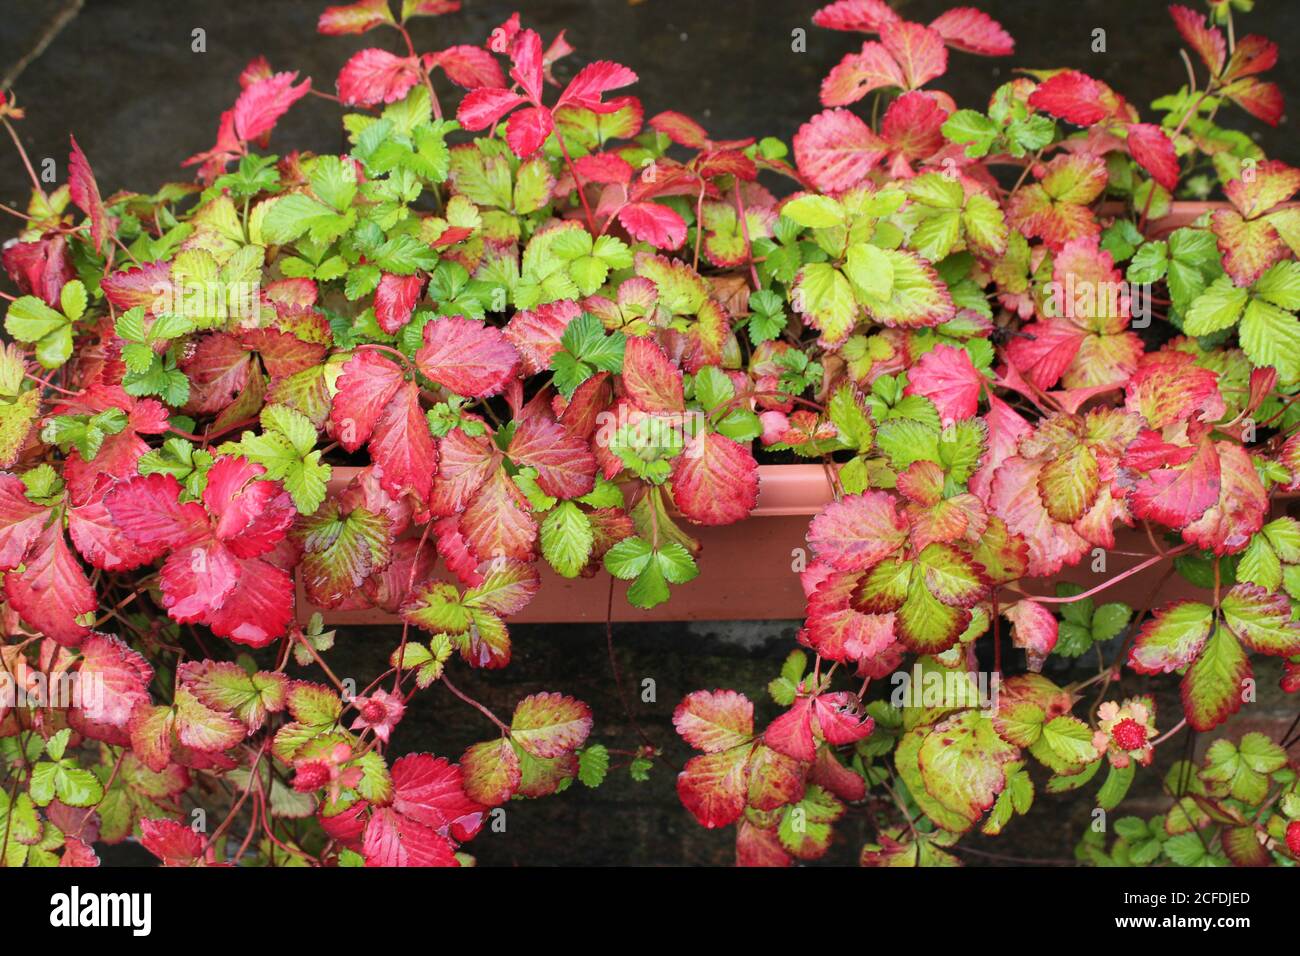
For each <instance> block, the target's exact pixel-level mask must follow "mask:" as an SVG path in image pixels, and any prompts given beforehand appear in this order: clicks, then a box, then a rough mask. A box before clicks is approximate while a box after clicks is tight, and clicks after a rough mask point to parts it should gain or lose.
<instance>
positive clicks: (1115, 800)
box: [1097, 761, 1137, 811]
mask: <svg viewBox="0 0 1300 956" xmlns="http://www.w3.org/2000/svg"><path fill="white" fill-rule="evenodd" d="M1136 772H1137V766H1136V765H1135V764H1134V763H1133V762H1132V761H1130V762H1129V765H1128V766H1127V767H1123V768H1121V767H1116V766H1115V765H1114V764H1110V769H1109V770H1108V772H1107V773H1106V782H1105V783H1103V784H1102V785H1101V789H1100V790H1098V791H1097V806H1099V807H1101V808H1102V809H1103V810H1106V811H1110V810H1114V809H1115V808H1116V807H1117V806H1119V805H1120V802H1121V801H1122V800H1123V799H1124V797H1125V795H1126V794H1127V793H1128V789H1129V787H1130V786H1131V785H1132V783H1133V777H1134V775H1135V774H1136Z"/></svg>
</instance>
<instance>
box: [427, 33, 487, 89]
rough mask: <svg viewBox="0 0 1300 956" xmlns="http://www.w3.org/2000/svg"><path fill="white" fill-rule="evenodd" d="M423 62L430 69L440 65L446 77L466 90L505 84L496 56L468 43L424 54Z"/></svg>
mask: <svg viewBox="0 0 1300 956" xmlns="http://www.w3.org/2000/svg"><path fill="white" fill-rule="evenodd" d="M424 62H425V65H426V66H427V67H429V68H430V69H432V68H433V67H442V70H443V72H444V73H446V74H447V79H449V80H451V81H452V82H453V83H455V84H456V85H457V86H460V87H463V88H464V89H467V90H477V89H481V88H483V87H489V88H492V89H500V88H501V87H504V86H505V85H506V75H505V73H503V72H502V71H501V65H500V64H499V63H497V60H496V57H494V56H493V55H492V54H491V53H489V52H488V51H487V50H484V49H483V48H482V47H477V46H469V45H468V44H461V45H458V46H451V47H447V49H445V50H442V51H441V52H439V53H434V54H432V55H430V56H426V57H425V61H424Z"/></svg>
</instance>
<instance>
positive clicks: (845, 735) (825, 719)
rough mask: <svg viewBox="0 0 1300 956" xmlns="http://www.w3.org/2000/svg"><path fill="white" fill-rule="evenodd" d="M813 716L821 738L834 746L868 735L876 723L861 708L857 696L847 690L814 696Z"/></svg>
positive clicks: (849, 742)
mask: <svg viewBox="0 0 1300 956" xmlns="http://www.w3.org/2000/svg"><path fill="white" fill-rule="evenodd" d="M813 718H814V719H815V720H816V722H817V729H818V730H819V731H821V737H822V739H824V740H825V741H826V742H827V743H828V744H834V745H836V746H839V745H841V744H851V743H856V742H857V741H859V740H861V739H863V738H864V737H867V736H870V734H871V731H872V730H873V729H874V728H875V725H876V724H875V721H874V720H872V719H871V718H870V717H868V716H867V714H866V713H865V712H864V711H863V710H862V705H861V703H860V702H859V701H858V698H857V697H856V696H854V695H853V694H851V693H850V692H849V691H839V692H837V693H833V694H820V695H818V696H817V697H814V698H813Z"/></svg>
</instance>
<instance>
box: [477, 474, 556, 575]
mask: <svg viewBox="0 0 1300 956" xmlns="http://www.w3.org/2000/svg"><path fill="white" fill-rule="evenodd" d="M460 530H461V534H463V535H465V537H466V538H468V539H469V542H470V544H471V545H472V546H473V548H474V551H475V553H476V554H477V555H478V556H479V558H480V559H494V558H497V557H506V558H514V559H515V560H517V561H532V560H533V559H534V558H535V557H536V554H535V552H534V545H535V543H536V541H537V522H535V521H534V520H533V517H532V514H531V509H530V507H529V505H528V499H527V498H525V497H524V493H523V492H522V491H520V490H519V486H518V485H516V484H515V483H514V482H513V481H511V480H510V479H509V478H508V477H507V476H506V473H505V471H504V470H503V469H500V468H497V469H495V470H494V471H493V472H492V474H491V476H490V477H489V478H488V479H487V481H485V482H484V483H483V485H482V487H480V488H479V490H478V493H477V494H476V495H475V496H474V499H473V500H472V501H471V502H470V504H469V506H468V507H467V508H466V509H465V513H464V514H463V515H462V516H461V521H460Z"/></svg>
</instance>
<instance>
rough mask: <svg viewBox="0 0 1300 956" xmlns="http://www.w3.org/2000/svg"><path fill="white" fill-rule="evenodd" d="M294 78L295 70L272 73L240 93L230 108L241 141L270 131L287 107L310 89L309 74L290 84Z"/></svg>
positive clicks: (296, 76)
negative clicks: (296, 83) (295, 84)
mask: <svg viewBox="0 0 1300 956" xmlns="http://www.w3.org/2000/svg"><path fill="white" fill-rule="evenodd" d="M297 78H298V74H297V73H296V72H294V73H276V74H275V75H273V76H268V77H267V78H266V79H264V80H258V81H257V82H256V83H254V84H253V85H252V86H250V87H248V88H247V89H245V90H244V91H243V92H242V93H240V94H239V99H237V100H236V101H235V109H234V121H235V133H236V135H237V136H238V137H239V138H240V139H242V140H252V139H258V138H259V137H262V136H265V135H266V134H268V133H270V132H271V130H272V128H274V126H275V124H276V121H277V120H279V119H280V117H281V116H283V115H284V114H285V113H286V112H288V110H289V107H290V106H292V105H293V104H294V103H296V102H298V100H300V99H302V98H303V97H304V96H306V95H307V91H308V90H310V89H311V78H310V77H309V78H307V79H305V80H303V81H302V82H301V83H299V84H298V85H297V86H294V85H293V81H294V80H296V79H297Z"/></svg>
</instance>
